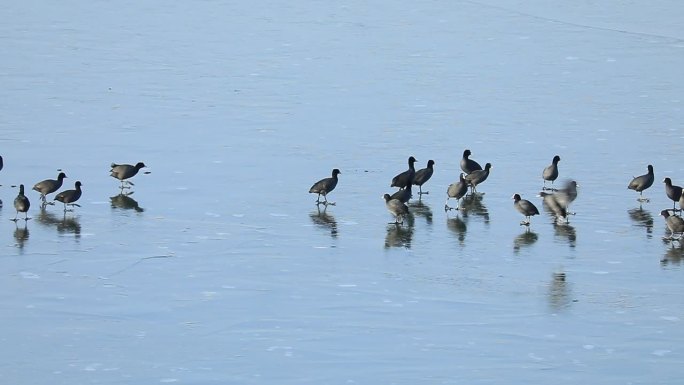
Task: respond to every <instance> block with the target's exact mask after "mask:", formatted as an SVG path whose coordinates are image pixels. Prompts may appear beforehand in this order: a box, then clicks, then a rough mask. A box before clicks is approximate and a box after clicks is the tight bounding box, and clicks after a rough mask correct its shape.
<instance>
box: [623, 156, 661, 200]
mask: <svg viewBox="0 0 684 385" xmlns="http://www.w3.org/2000/svg"><path fill="white" fill-rule="evenodd" d="M654 179H655V177H654V175H653V166H651V165H650V164H649V165H648V173H646V174H644V175H640V176H637V177H635V178H634V179H632V181H631V182H629V185H628V186H627V188H628V189H630V190H634V191H636V192H638V193H639V199H637V201H639V202H648V201H649V200H648V198H644V197H643V192H644V190H646V189H647V188H649V187H651V186H652V185H653V180H654Z"/></svg>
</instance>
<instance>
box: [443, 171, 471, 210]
mask: <svg viewBox="0 0 684 385" xmlns="http://www.w3.org/2000/svg"><path fill="white" fill-rule="evenodd" d="M467 192H468V184H467V183H466V181H465V179H464V174H463V173H461V174H460V175H459V177H458V182H455V183H452V184H450V185H449V188H447V199H446V203H444V211H448V210H459V202H460V200H461V198H463V197H464V196H465V195H466V193H467ZM450 198H455V199H456V207H449V199H450Z"/></svg>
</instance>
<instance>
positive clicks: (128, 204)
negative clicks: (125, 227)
mask: <svg viewBox="0 0 684 385" xmlns="http://www.w3.org/2000/svg"><path fill="white" fill-rule="evenodd" d="M131 194H132V193H123V192H122V193H120V194H118V195H115V196H113V197H110V198H109V199H110V200H111V202H112V208H113V209H116V208H118V209H121V210H135V211H136V212H139V213H141V212H143V211H145V209H143V208H142V207H140V205H139V204H138V201H136V200H135V199H133V198H131V197H130V195H131Z"/></svg>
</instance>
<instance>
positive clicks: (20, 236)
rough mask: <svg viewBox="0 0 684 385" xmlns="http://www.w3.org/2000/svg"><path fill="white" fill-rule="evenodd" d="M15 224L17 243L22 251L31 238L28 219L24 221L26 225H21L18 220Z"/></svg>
mask: <svg viewBox="0 0 684 385" xmlns="http://www.w3.org/2000/svg"><path fill="white" fill-rule="evenodd" d="M14 224H15V225H16V227H15V229H14V240H15V241H16V243H15V245H16V246H17V247H18V248H19V250H20V251H21V250H24V245H25V243H26V241H28V239H29V229H28V227H27V224H26V221H24V227H19V225H18V224H17V223H16V222H15V223H14Z"/></svg>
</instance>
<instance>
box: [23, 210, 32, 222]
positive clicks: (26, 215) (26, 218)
mask: <svg viewBox="0 0 684 385" xmlns="http://www.w3.org/2000/svg"><path fill="white" fill-rule="evenodd" d="M29 219H31V218H29V217H28V211H27V212H26V213H25V214H24V221H25V222H26V221H28V220H29Z"/></svg>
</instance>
